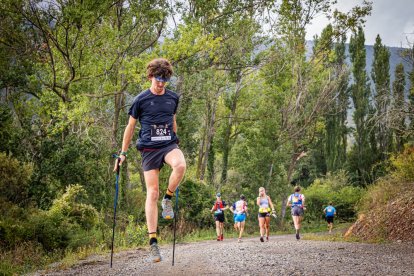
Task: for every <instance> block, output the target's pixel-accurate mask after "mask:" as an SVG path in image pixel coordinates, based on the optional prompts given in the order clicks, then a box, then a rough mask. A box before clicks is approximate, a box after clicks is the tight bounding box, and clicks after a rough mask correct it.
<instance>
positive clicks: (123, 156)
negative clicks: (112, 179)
mask: <svg viewBox="0 0 414 276" xmlns="http://www.w3.org/2000/svg"><path fill="white" fill-rule="evenodd" d="M119 159H120V160H119V162H118V160H115V165H114V172H116V171H117V170H118V164H119V166H121V165H122V163H123V162H124V161H125V159H126V156H125V155H120V156H119Z"/></svg>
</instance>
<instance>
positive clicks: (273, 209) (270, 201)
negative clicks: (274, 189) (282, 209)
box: [267, 196, 275, 212]
mask: <svg viewBox="0 0 414 276" xmlns="http://www.w3.org/2000/svg"><path fill="white" fill-rule="evenodd" d="M267 199H268V200H269V205H270V207H271V208H272V212H274V211H275V206H273V202H272V200H271V199H270V196H267Z"/></svg>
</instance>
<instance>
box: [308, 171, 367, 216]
mask: <svg viewBox="0 0 414 276" xmlns="http://www.w3.org/2000/svg"><path fill="white" fill-rule="evenodd" d="M347 181H348V178H347V175H346V174H345V173H344V172H342V171H340V172H338V173H336V174H328V175H327V176H326V177H325V178H319V179H316V180H315V181H314V182H313V183H312V184H311V185H310V186H309V187H308V188H306V189H303V191H302V193H303V194H304V195H305V198H306V206H307V210H306V218H307V220H319V219H321V218H323V217H324V214H323V210H324V208H325V207H326V206H327V205H328V203H329V202H330V201H332V202H333V205H334V206H335V208H336V210H337V218H339V219H341V220H345V221H347V220H352V219H354V217H355V215H356V205H357V203H358V202H359V200H360V199H361V197H362V196H363V194H364V190H363V189H362V188H360V187H354V186H351V185H349V184H348V182H347Z"/></svg>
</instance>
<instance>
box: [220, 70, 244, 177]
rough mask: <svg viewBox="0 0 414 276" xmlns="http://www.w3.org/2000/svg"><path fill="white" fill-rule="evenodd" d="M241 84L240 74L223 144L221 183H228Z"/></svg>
mask: <svg viewBox="0 0 414 276" xmlns="http://www.w3.org/2000/svg"><path fill="white" fill-rule="evenodd" d="M241 83H242V77H241V75H240V74H239V76H238V78H237V82H236V91H235V95H234V99H233V102H232V105H231V109H230V114H229V120H228V124H227V129H226V133H225V136H224V142H223V169H222V171H221V181H220V182H221V183H223V184H224V183H226V182H227V167H228V161H229V154H230V136H231V130H232V127H233V117H234V116H235V114H236V108H237V100H238V98H239V94H240V90H241Z"/></svg>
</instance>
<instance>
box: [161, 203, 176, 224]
mask: <svg viewBox="0 0 414 276" xmlns="http://www.w3.org/2000/svg"><path fill="white" fill-rule="evenodd" d="M161 207H162V217H163V218H164V219H173V218H174V210H173V207H172V201H171V200H169V199H168V198H164V199H163V200H162V202H161Z"/></svg>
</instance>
